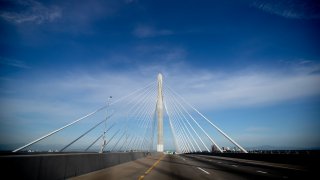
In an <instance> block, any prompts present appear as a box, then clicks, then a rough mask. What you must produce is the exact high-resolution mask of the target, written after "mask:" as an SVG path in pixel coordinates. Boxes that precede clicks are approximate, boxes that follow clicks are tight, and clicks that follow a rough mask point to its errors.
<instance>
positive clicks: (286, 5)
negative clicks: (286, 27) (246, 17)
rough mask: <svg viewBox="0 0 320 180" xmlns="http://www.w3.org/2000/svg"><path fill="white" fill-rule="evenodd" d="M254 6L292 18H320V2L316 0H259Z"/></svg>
mask: <svg viewBox="0 0 320 180" xmlns="http://www.w3.org/2000/svg"><path fill="white" fill-rule="evenodd" d="M253 6H254V7H256V8H258V9H261V10H263V11H265V12H268V13H271V14H276V15H279V16H282V17H285V18H292V19H319V18H320V12H319V8H320V5H319V2H318V1H316V0H304V1H300V0H282V1H278V0H257V1H255V2H254V3H253Z"/></svg>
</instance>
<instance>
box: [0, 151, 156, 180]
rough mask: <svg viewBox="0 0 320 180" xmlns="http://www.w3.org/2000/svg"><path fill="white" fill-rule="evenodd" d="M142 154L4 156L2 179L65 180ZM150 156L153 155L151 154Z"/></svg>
mask: <svg viewBox="0 0 320 180" xmlns="http://www.w3.org/2000/svg"><path fill="white" fill-rule="evenodd" d="M147 155H150V153H149V154H147V153H144V152H128V153H103V154H98V153H70V154H37V155H6V156H1V157H0V165H1V176H2V177H8V179H48V180H51V179H52V180H56V179H66V178H69V177H73V176H78V175H81V174H85V173H89V172H92V171H96V170H100V169H103V168H107V167H111V166H114V165H118V164H121V163H125V162H129V161H133V160H136V159H139V158H143V157H146V156H147ZM151 155H155V154H154V153H151Z"/></svg>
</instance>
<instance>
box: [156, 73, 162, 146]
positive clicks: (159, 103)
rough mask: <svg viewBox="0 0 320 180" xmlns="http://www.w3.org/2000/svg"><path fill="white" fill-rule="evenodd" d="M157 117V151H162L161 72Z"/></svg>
mask: <svg viewBox="0 0 320 180" xmlns="http://www.w3.org/2000/svg"><path fill="white" fill-rule="evenodd" d="M157 118H158V144H157V152H163V94H162V74H161V73H159V74H158V97H157Z"/></svg>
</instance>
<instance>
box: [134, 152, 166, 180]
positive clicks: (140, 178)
mask: <svg viewBox="0 0 320 180" xmlns="http://www.w3.org/2000/svg"><path fill="white" fill-rule="evenodd" d="M163 157H164V155H162V156H161V157H160V158H159V159H158V161H156V162H155V163H154V164H153V165H152V166H151V167H150V168H149V169H148V170H147V171H146V172H145V173H144V175H141V176H139V178H138V180H142V179H144V177H145V176H146V175H147V174H149V173H150V172H151V171H152V169H153V168H155V167H156V166H157V165H158V164H159V162H160V161H161V160H162V159H163Z"/></svg>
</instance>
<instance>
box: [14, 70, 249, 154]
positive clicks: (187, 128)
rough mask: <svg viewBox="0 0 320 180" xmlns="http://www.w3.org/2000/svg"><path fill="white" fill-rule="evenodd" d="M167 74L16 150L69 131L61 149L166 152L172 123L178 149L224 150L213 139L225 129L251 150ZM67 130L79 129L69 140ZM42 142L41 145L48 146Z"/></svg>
mask: <svg viewBox="0 0 320 180" xmlns="http://www.w3.org/2000/svg"><path fill="white" fill-rule="evenodd" d="M163 79H164V78H163V75H162V74H161V73H159V74H158V76H157V81H153V82H151V83H149V84H148V85H146V86H144V87H142V88H140V89H138V90H135V91H132V92H131V93H130V94H128V95H127V96H123V97H121V98H118V99H116V100H115V101H113V102H110V101H111V99H110V98H111V97H110V98H109V100H108V102H107V105H103V106H102V107H100V108H98V109H96V110H95V111H93V112H91V113H88V114H87V115H85V116H83V117H80V118H78V119H76V120H74V121H72V122H70V123H67V124H66V125H64V126H62V127H61V128H58V129H56V130H53V131H51V132H49V133H47V134H45V135H43V136H42V137H40V138H37V139H35V140H33V141H31V142H30V143H27V144H26V145H23V146H21V147H19V148H17V149H15V150H13V152H18V151H22V150H30V149H36V148H37V147H36V146H37V144H39V143H43V144H45V145H46V146H48V149H51V148H50V142H48V143H46V141H49V140H48V139H49V137H51V138H52V139H54V138H53V137H54V136H59V134H64V135H61V136H62V138H63V139H64V142H66V141H69V142H66V143H65V144H61V147H60V148H59V150H57V151H58V152H64V151H74V150H75V149H77V150H79V149H80V150H81V149H82V150H81V151H92V152H100V153H104V152H127V151H144V152H145V151H157V152H163V151H164V150H165V149H166V147H165V146H164V145H165V141H166V142H169V140H166V139H164V137H168V135H166V134H165V135H164V133H165V132H167V131H164V129H165V128H166V127H164V125H165V124H168V125H169V127H168V128H169V129H170V131H171V134H172V136H173V143H174V148H175V151H176V152H178V153H192V152H204V151H207V152H211V151H212V150H213V149H214V150H215V151H218V152H223V150H222V149H221V147H220V146H219V145H218V143H217V142H216V141H215V138H213V135H212V132H218V133H220V134H221V135H222V136H223V137H224V138H225V139H227V140H228V141H230V142H231V143H232V144H234V145H235V146H236V147H237V148H238V149H239V150H240V151H242V152H243V153H247V151H246V150H245V149H244V148H243V147H242V146H240V145H239V144H238V143H237V142H236V141H234V140H233V139H232V138H231V137H230V136H228V135H227V134H226V133H225V132H224V131H222V130H221V129H220V128H219V127H218V126H217V125H216V124H214V123H213V122H212V121H210V120H209V119H208V118H207V117H206V116H205V115H203V114H202V113H201V112H200V111H199V110H198V109H196V108H195V107H194V106H193V105H191V104H190V103H188V102H187V101H186V100H185V99H184V98H183V97H182V96H181V95H179V94H178V93H177V92H176V91H174V90H173V89H172V88H170V87H169V86H168V85H167V84H166V83H165V82H164V81H163ZM103 112H105V113H103ZM166 120H168V121H166ZM164 121H165V122H167V123H164ZM81 123H82V125H83V127H82V128H79V130H71V129H72V128H75V127H76V126H80V125H81ZM90 123H91V125H90ZM92 123H93V124H92ZM88 126H89V127H88ZM62 131H63V133H62ZM66 131H70V134H71V135H74V134H77V133H78V134H77V135H75V136H73V137H71V135H70V138H69V139H68V138H67V137H66V135H65V134H68V133H66ZM155 134H157V136H156V137H157V141H154V139H155ZM56 139H59V138H56ZM80 142H81V143H80ZM101 142H102V143H101ZM43 144H42V146H41V147H44V146H43ZM52 144H55V145H56V144H57V143H56V142H53V143H52ZM79 144H81V146H80V145H79ZM46 146H45V147H46ZM33 147H34V148H33ZM38 147H39V146H38ZM212 147H213V148H212ZM168 148H170V147H167V149H168Z"/></svg>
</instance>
